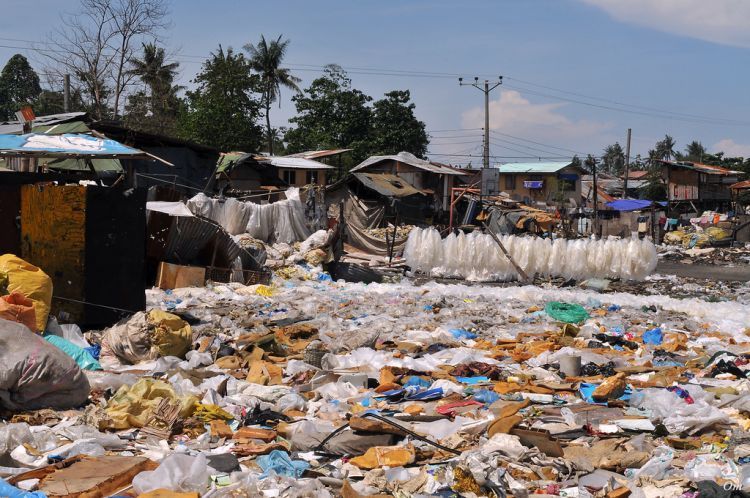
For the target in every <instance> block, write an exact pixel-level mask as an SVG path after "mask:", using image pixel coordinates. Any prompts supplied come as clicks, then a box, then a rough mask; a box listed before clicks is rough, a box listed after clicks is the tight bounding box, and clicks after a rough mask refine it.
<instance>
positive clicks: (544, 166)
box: [495, 161, 573, 173]
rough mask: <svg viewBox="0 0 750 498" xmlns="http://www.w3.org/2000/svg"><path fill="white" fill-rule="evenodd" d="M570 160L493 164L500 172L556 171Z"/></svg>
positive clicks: (569, 162) (569, 163)
mask: <svg viewBox="0 0 750 498" xmlns="http://www.w3.org/2000/svg"><path fill="white" fill-rule="evenodd" d="M572 164H573V163H572V162H571V161H565V162H546V163H542V162H538V163H506V164H500V165H498V166H495V168H497V169H499V170H500V173H557V172H558V171H560V170H561V169H563V168H567V167H568V166H570V165H572Z"/></svg>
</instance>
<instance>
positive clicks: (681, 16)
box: [581, 0, 750, 48]
mask: <svg viewBox="0 0 750 498" xmlns="http://www.w3.org/2000/svg"><path fill="white" fill-rule="evenodd" d="M581 1H582V2H584V3H587V4H589V5H592V6H594V7H599V8H600V9H602V10H604V11H605V12H607V13H608V14H609V15H610V16H612V17H614V18H615V19H617V20H619V21H624V22H629V23H633V24H637V25H640V26H645V27H648V28H653V29H656V30H659V31H664V32H667V33H671V34H675V35H680V36H687V37H690V38H697V39H700V40H705V41H709V42H713V43H720V44H722V45H732V46H736V47H745V48H750V1H748V0H581Z"/></svg>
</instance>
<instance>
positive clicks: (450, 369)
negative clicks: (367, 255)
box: [0, 270, 750, 497]
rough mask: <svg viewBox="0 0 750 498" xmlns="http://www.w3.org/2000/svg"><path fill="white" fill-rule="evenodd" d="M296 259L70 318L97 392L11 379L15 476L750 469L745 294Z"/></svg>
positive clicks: (464, 482)
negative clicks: (352, 275) (118, 315)
mask: <svg viewBox="0 0 750 498" xmlns="http://www.w3.org/2000/svg"><path fill="white" fill-rule="evenodd" d="M294 273H295V272H287V276H288V277H290V278H288V279H281V278H278V277H276V278H275V279H274V281H273V284H272V285H271V286H262V285H261V286H257V285H256V286H247V287H246V286H241V285H238V284H226V285H214V286H209V287H206V288H186V289H177V290H174V291H166V292H165V291H161V290H153V291H149V292H148V302H149V309H150V310H151V311H150V312H148V313H140V314H137V315H135V316H133V317H131V318H129V319H127V320H126V321H124V322H122V323H120V324H118V325H117V326H115V327H112V328H110V329H107V330H104V331H99V332H90V333H87V334H85V338H84V337H83V336H81V335H80V333H78V332H77V331H76V330H75V329H74V328H71V327H64V328H62V327H61V330H60V334H61V335H62V336H64V337H66V338H67V340H68V341H69V342H72V343H75V344H78V345H79V349H80V348H83V347H90V348H91V349H88V350H86V351H91V353H89V354H90V355H91V354H93V353H94V352H96V353H97V354H98V357H99V358H98V361H94V362H93V363H91V364H88V365H86V368H87V370H85V372H86V373H85V375H86V377H87V379H88V382H89V384H90V387H91V393H90V396H89V400H90V401H89V402H88V403H87V404H85V406H83V407H82V408H75V406H74V405H76V404H80V400H79V401H77V402H75V403H68V404H70V405H72V406H70V407H64V406H63V405H65V404H66V403H65V402H64V400H58V402H57V408H56V409H54V410H53V409H44V410H23V409H22V406H21V405H23V402H24V399H22V398H19V397H18V396H17V395H16V394H15V393H6V392H3V394H2V396H3V399H6V398H8V397H10V399H12V400H14V401H15V402H16V403H17V405H18V406H16V408H17V409H16V410H14V412H13V413H10V412H9V413H6V415H5V420H6V422H7V423H6V424H4V425H2V426H0V453H2V454H3V461H2V466H0V472H2V473H3V477H4V478H5V479H6V480H7V483H9V484H7V485H5V484H4V486H9V485H13V486H14V487H15V488H16V489H25V490H35V491H37V492H40V493H46V495H47V496H58V495H60V494H61V490H62V489H63V488H64V489H76V490H79V491H81V492H83V491H84V490H86V489H88V488H87V486H89V487H92V486H93V487H98V489H100V490H103V491H102V492H103V493H104V494H103V495H104V496H106V495H113V494H117V495H121V496H122V495H124V496H139V495H143V494H146V493H149V492H153V491H155V490H157V489H169V490H172V491H181V492H187V493H198V494H200V495H205V496H226V497H229V496H232V497H238V496H248V497H250V496H310V497H313V496H345V497H358V496H370V495H381V496H382V495H392V496H526V495H527V494H537V495H538V494H542V495H545V494H546V495H551V496H568V497H571V496H581V497H582V496H628V495H629V496H640V497H656V496H664V497H666V496H691V497H694V496H697V495H696V494H695V491H700V492H701V493H702V494H701V495H700V496H729V495H728V494H720V493H723V492H724V491H723V490H724V489H730V488H742V487H743V486H744V485H745V482H746V481H747V480H748V475H749V474H750V473H749V470H750V468H748V464H747V463H746V462H750V433H748V432H746V430H747V429H748V428H749V427H750V418H748V415H747V414H748V412H750V405H748V403H747V400H748V399H750V398H748V396H747V393H748V381H747V380H746V379H745V377H746V368H747V363H748V353H750V348H748V343H750V337H749V336H748V335H747V334H746V331H747V330H748V327H750V313H748V308H747V306H746V305H745V304H743V303H744V300H743V299H737V300H719V299H716V300H713V301H712V300H706V299H704V298H703V297H690V298H685V299H677V298H674V297H668V296H666V295H665V294H653V295H636V294H633V293H625V292H620V290H623V289H627V288H628V287H627V285H624V284H620V283H619V282H614V283H613V288H612V289H609V290H607V291H606V292H603V293H601V292H597V291H592V290H582V289H580V288H578V287H572V288H559V287H557V286H553V285H551V284H550V283H547V284H542V285H536V286H531V285H529V286H488V285H471V286H468V285H460V284H440V283H434V282H428V283H424V284H422V285H414V284H413V283H411V282H410V281H408V280H404V281H402V282H401V283H398V284H395V283H391V284H370V285H364V284H351V283H344V282H332V281H330V279H329V278H328V277H327V275H326V274H323V273H317V272H315V271H313V272H309V271H303V270H298V271H297V272H296V274H294ZM637 285H640V286H642V287H641V288H640V289H637V288H635V287H632V288H631V289H630V290H633V291H643V290H648V289H650V290H651V291H654V292H656V291H657V290H662V289H663V290H668V289H672V290H674V289H676V288H678V287H679V286H682V287H685V285H689V284H685V283H683V282H680V281H675V279H672V278H669V277H659V276H653V277H650V278H649V279H648V281H647V282H645V283H641V284H637ZM662 285H664V286H666V287H661V286H662ZM704 285H705V282H704ZM618 286H619V287H618ZM670 293H672V292H670ZM642 294H643V293H642ZM646 294H648V292H647V293H646ZM672 294H673V295H675V293H672ZM1 323H3V324H10V322H1ZM3 326H4V327H5V326H6V325H3ZM40 342H42V343H43V342H45V341H40ZM92 349H93V351H92ZM99 349H100V351H99ZM1 354H3V353H0V355H1ZM69 354H70V352H69ZM66 358H67V359H68V360H71V357H70V356H68V357H66ZM54 360H55V363H54V364H53V363H50V364H49V366H50V368H51V367H52V366H53V365H60V368H68V367H70V365H69V364H66V363H65V361H64V360H65V358H57V357H55V358H54ZM16 361H18V362H19V363H23V362H22V361H21V360H19V359H16ZM76 361H77V362H78V363H79V365H80V364H81V362H82V361H83V357H82V356H77V357H76ZM71 363H72V361H71ZM77 382H79V384H80V379H79V380H78V381H77ZM79 384H76V382H74V379H61V380H59V381H58V383H57V384H56V387H59V388H60V389H68V390H69V392H67V394H66V396H69V397H70V398H71V399H72V398H74V397H75V396H76V395H79V396H80V390H81V389H82V388H81V387H80V385H79ZM77 393H78V394H77ZM54 394H55V393H54V389H49V393H48V395H50V396H53V395H54ZM32 398H33V397H31V396H29V397H28V400H32ZM33 405H34V403H31V406H33ZM66 408H72V409H66ZM57 462H64V464H58V463H57ZM35 469H40V470H35ZM92 475H93V476H96V477H91V476H92ZM82 476H88V477H87V479H84V478H83V477H82ZM13 492H17V491H13ZM7 493H9V492H8V491H4V492H3V493H0V494H7ZM703 493H705V494H703ZM710 493H714V494H710ZM18 496H25V495H22V494H21V495H18ZM28 496H32V495H28ZM33 496H42V495H41V494H39V495H33ZM76 496H77V495H76ZM147 496H156V495H147ZM159 496H162V495H159ZM164 496H167V495H164ZM169 496H172V495H169ZM193 496H194V495H193Z"/></svg>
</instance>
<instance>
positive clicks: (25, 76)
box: [0, 54, 42, 119]
mask: <svg viewBox="0 0 750 498" xmlns="http://www.w3.org/2000/svg"><path fill="white" fill-rule="evenodd" d="M40 93H42V87H41V85H40V84H39V75H37V74H36V72H35V71H34V69H33V68H32V67H31V64H29V61H28V59H26V57H24V56H23V55H21V54H16V55H14V56H13V57H11V58H10V59H9V60H8V62H7V63H6V64H5V67H4V68H3V70H2V72H0V119H15V113H16V111H18V110H19V109H20V108H21V107H23V106H25V105H33V104H34V103H35V102H36V100H37V98H38V97H39V94H40Z"/></svg>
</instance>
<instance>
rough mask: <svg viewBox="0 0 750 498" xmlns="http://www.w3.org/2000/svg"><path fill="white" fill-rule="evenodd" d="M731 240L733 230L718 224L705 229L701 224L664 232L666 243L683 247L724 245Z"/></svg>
mask: <svg viewBox="0 0 750 498" xmlns="http://www.w3.org/2000/svg"><path fill="white" fill-rule="evenodd" d="M731 241H732V230H730V229H728V228H721V227H718V226H710V227H707V228H705V229H703V228H701V227H700V226H694V227H691V228H684V229H683V228H680V229H677V230H674V231H672V232H667V233H666V234H664V243H665V244H667V245H670V246H679V247H682V248H683V249H693V248H694V247H712V246H723V245H729V244H730V243H731Z"/></svg>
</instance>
